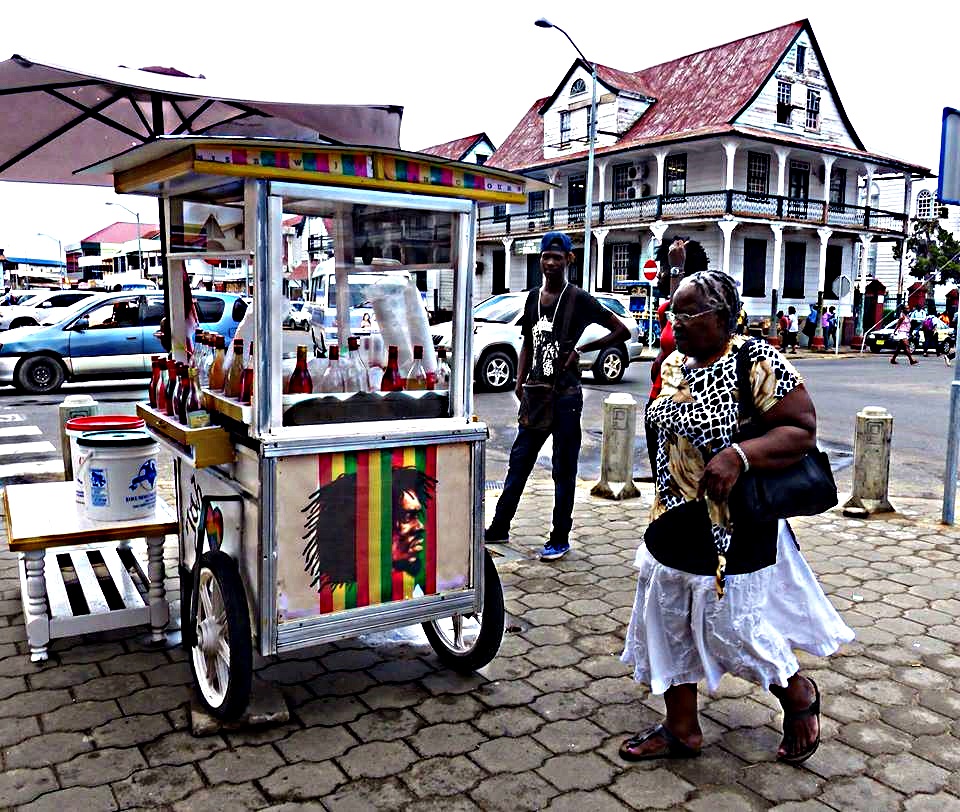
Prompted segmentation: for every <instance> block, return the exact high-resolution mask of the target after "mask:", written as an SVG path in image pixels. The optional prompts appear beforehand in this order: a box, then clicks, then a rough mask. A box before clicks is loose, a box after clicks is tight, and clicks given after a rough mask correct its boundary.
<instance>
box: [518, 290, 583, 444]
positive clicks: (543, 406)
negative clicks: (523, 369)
mask: <svg viewBox="0 0 960 812" xmlns="http://www.w3.org/2000/svg"><path fill="white" fill-rule="evenodd" d="M574 292H575V291H574ZM534 294H535V296H534ZM539 297H540V289H539V288H537V289H535V290H533V291H531V295H530V296H528V297H527V304H526V318H527V323H528V324H529V325H530V329H531V330H532V329H533V325H534V324H536V321H535V320H534V319H535V317H536V316H537V310H538V308H537V307H536V305H537V304H539ZM575 298H576V296H574V295H571V296H568V297H566V298H565V299H564V301H562V302H560V303H558V305H557V312H555V313H554V314H553V321H554V324H556V325H557V337H558V338H557V344H558V347H559V349H560V355H561V357H565V355H567V354H569V352H570V350H569V349H566V350H565V347H566V346H567V344H568V342H567V341H566V340H565V339H566V334H567V333H568V332H569V327H570V318H571V314H572V313H573V300H574V299H575ZM561 311H562V312H561ZM560 374H561V371H558V372H557V375H556V377H555V379H554V382H553V383H552V384H528V383H525V384H524V385H523V390H522V392H521V396H520V410H519V412H518V414H517V422H518V423H519V424H520V425H521V426H523V427H524V428H525V429H535V430H536V431H550V429H551V428H553V404H554V401H555V400H556V399H557V384H558V382H559V380H560Z"/></svg>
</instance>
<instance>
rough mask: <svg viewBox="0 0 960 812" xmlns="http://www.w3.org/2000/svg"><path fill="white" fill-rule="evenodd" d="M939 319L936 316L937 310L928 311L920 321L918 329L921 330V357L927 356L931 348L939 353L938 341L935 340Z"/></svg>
mask: <svg viewBox="0 0 960 812" xmlns="http://www.w3.org/2000/svg"><path fill="white" fill-rule="evenodd" d="M939 321H940V319H939V318H937V311H936V310H934V311H933V312H931V313H928V314H927V316H926V318H925V319H924V320H923V321H922V322H920V329H921V330H923V357H924V358H926V357H927V352H928V351H929V350H931V349H932V350H933V351H934V352H935V353H936V354H937V355H938V356H939V355H940V342H939V341H937V324H938V323H939Z"/></svg>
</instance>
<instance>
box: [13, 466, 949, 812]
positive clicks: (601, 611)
mask: <svg viewBox="0 0 960 812" xmlns="http://www.w3.org/2000/svg"><path fill="white" fill-rule="evenodd" d="M551 489H552V483H551V482H550V480H548V479H546V478H543V477H541V478H539V479H536V480H534V481H532V482H531V486H530V489H529V493H528V496H527V497H525V499H524V502H523V504H522V506H521V512H520V515H519V516H518V519H517V522H516V525H515V532H516V537H515V539H514V540H513V541H512V542H511V547H512V548H513V549H514V550H515V551H516V552H518V553H519V555H517V556H516V557H510V556H508V557H506V558H501V559H500V560H499V562H498V568H499V571H500V574H501V578H502V580H503V583H504V587H505V592H506V598H507V609H508V612H509V618H508V626H509V630H508V633H507V635H506V637H505V639H504V642H503V647H502V649H501V652H500V656H499V657H497V659H495V660H494V661H493V663H492V664H491V665H490V666H488V667H487V668H485V669H484V670H483V672H482V673H480V674H477V675H475V676H472V677H460V676H457V675H455V674H453V673H451V672H448V671H445V670H443V669H442V668H440V667H439V665H438V662H437V660H436V658H435V657H434V656H433V654H432V652H431V650H430V648H429V646H428V645H427V643H426V640H425V639H424V638H423V637H422V636H421V635H420V634H419V632H417V631H414V630H411V631H410V633H409V634H400V635H398V634H393V635H382V636H379V637H368V638H364V639H356V640H351V641H347V642H344V643H342V644H339V645H332V646H326V647H322V648H318V649H313V650H310V651H304V652H299V653H298V654H297V656H295V657H287V658H285V659H283V660H281V661H277V662H271V663H267V664H265V665H264V666H263V667H262V668H260V671H259V674H260V677H261V678H263V679H265V680H268V681H271V682H273V683H276V684H278V685H279V686H280V687H281V689H282V692H283V694H284V696H285V698H286V701H287V703H288V705H289V707H290V709H291V719H290V722H289V723H287V724H284V725H280V726H276V727H270V728H263V729H252V730H248V731H244V732H227V733H223V734H220V735H213V736H207V737H203V738H194V737H192V736H191V734H190V733H189V731H188V719H187V704H188V699H189V691H188V687H187V686H188V684H189V680H190V673H189V668H188V665H187V663H186V661H185V656H184V653H183V652H182V651H181V650H180V649H179V648H178V647H175V646H174V645H173V644H172V643H171V644H169V645H168V646H166V647H161V648H160V649H156V648H152V647H150V646H149V645H148V644H147V643H146V638H145V636H144V635H143V634H142V633H140V632H136V633H134V632H131V633H122V634H120V633H109V634H101V635H96V636H90V637H88V638H76V639H70V640H61V641H57V642H55V643H54V644H53V645H52V656H51V659H50V661H49V662H48V663H47V664H45V665H42V666H41V665H33V664H31V663H30V661H29V657H28V656H26V650H27V649H26V643H25V635H24V627H23V619H22V615H21V610H20V601H19V583H18V580H17V574H16V560H15V558H14V556H12V555H10V554H9V553H2V554H0V754H2V764H0V767H2V772H0V807H2V808H9V807H20V808H23V809H26V810H47V809H49V810H58V812H65V811H66V810H74V809H76V810H84V811H85V812H96V810H101V809H104V810H111V809H131V808H144V809H147V808H148V809H174V810H205V809H211V810H218V812H219V810H222V809H229V810H231V812H232V811H233V810H241V809H260V808H265V807H271V808H275V809H281V808H282V809H302V808H315V809H329V810H361V809H390V810H397V809H406V808H411V809H413V808H415V809H417V810H434V809H435V810H445V811H446V810H469V809H491V810H499V809H502V810H511V811H512V810H522V809H539V808H549V809H555V810H568V809H569V810H591V812H592V811H593V810H607V809H611V810H613V809H690V810H752V809H767V808H775V809H778V810H811V811H812V810H825V809H835V810H843V811H844V812H846V810H869V811H870V812H880V811H881V810H909V811H910V812H916V811H917V810H934V809H936V810H938V812H947V811H948V810H954V809H960V650H958V644H960V623H958V618H960V597H958V596H960V560H958V557H957V555H956V551H957V549H958V545H960V531H957V530H953V529H949V528H944V527H943V526H941V525H939V524H938V523H937V521H936V519H937V516H936V510H937V505H936V504H934V503H932V502H929V501H923V500H896V499H895V500H894V501H895V504H896V505H897V507H898V508H899V509H900V510H901V513H900V514H896V515H890V516H887V517H884V518H879V519H872V520H869V521H865V522H864V521H852V520H848V519H845V518H843V517H842V516H841V515H840V514H839V513H838V512H833V513H831V514H828V515H827V516H824V517H821V518H819V519H813V520H802V521H797V522H796V523H795V527H796V529H797V535H798V537H799V539H800V541H801V544H802V546H803V549H804V552H805V554H806V555H807V558H808V560H809V561H810V562H811V564H812V566H813V567H814V569H815V570H816V571H817V573H818V574H819V575H820V577H821V580H822V583H823V585H824V588H825V589H826V591H827V592H828V593H829V594H830V596H831V598H832V599H833V601H834V603H835V604H836V606H837V607H838V608H839V609H840V610H841V611H842V613H843V615H844V617H845V618H846V620H847V622H848V623H849V624H850V625H851V626H853V627H854V628H855V629H856V631H857V640H856V641H855V642H854V643H853V644H851V645H849V646H847V647H845V648H844V650H843V651H842V653H841V654H840V655H838V656H835V657H833V658H831V659H830V660H829V661H827V660H821V659H817V658H814V657H809V656H803V658H802V663H803V665H804V667H805V668H807V669H809V672H808V673H810V674H811V675H812V676H814V677H815V678H816V680H817V682H818V683H819V685H820V687H821V689H822V690H823V692H824V718H823V733H824V742H823V744H822V746H821V748H820V750H819V752H818V753H817V754H816V755H815V756H814V757H813V758H812V759H811V760H810V761H809V762H807V764H806V765H805V767H803V768H800V769H796V768H791V767H788V766H785V765H780V764H777V763H776V762H775V761H774V754H775V751H776V747H777V744H778V741H779V737H780V733H779V730H780V727H779V726H780V714H779V706H778V705H777V703H776V701H775V700H774V699H773V698H772V697H771V696H770V695H769V694H768V693H765V692H764V691H762V690H760V689H759V688H757V687H755V686H752V685H750V684H748V683H746V682H743V681H741V680H739V679H735V678H726V679H725V680H724V682H723V683H722V686H721V690H720V691H719V693H718V695H717V696H714V697H707V696H704V697H703V698H702V709H703V716H704V731H705V736H706V747H705V750H704V754H703V756H702V757H701V758H699V759H697V760H694V761H673V762H648V763H645V764H641V765H628V764H626V763H624V762H622V761H621V760H620V759H619V758H618V756H617V747H618V745H619V742H620V741H621V739H622V738H623V735H624V734H625V733H627V732H633V731H635V730H637V729H640V728H642V727H644V726H647V725H649V724H651V723H653V722H655V721H657V719H658V718H659V715H660V713H661V711H662V702H661V701H660V700H659V699H657V698H655V697H651V696H649V695H648V692H647V691H646V690H645V689H643V688H641V687H640V686H638V685H636V684H635V683H634V682H633V681H632V680H631V679H630V678H629V677H628V676H627V674H626V672H627V669H626V668H625V667H624V666H623V665H621V664H620V662H619V659H618V655H619V652H620V648H621V643H622V639H623V633H624V630H625V626H626V623H627V620H628V617H629V614H630V606H631V602H632V599H633V593H634V588H635V579H634V574H633V570H632V568H631V566H630V563H631V561H632V558H633V554H634V550H635V548H636V545H637V540H638V538H639V537H640V535H641V533H642V526H643V525H644V524H645V522H646V505H647V504H649V495H650V494H649V486H645V489H644V499H643V500H633V501H630V502H626V503H619V502H607V501H602V500H597V499H594V498H592V497H590V496H589V495H588V483H583V484H582V486H581V488H580V489H579V493H578V502H577V507H576V512H575V536H574V550H573V552H572V553H571V555H570V556H568V557H567V558H566V559H564V560H562V561H560V562H557V563H554V564H545V563H541V562H539V561H537V560H535V558H534V557H533V550H534V548H535V547H537V546H538V545H539V544H541V543H542V541H543V533H544V525H545V522H546V521H547V518H546V517H548V516H549V506H550V501H551ZM489 502H490V504H488V509H489V508H491V507H492V502H493V500H492V499H491V500H489ZM170 553H171V556H172V555H174V548H173V543H172V540H171V541H170Z"/></svg>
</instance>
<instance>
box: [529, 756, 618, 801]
mask: <svg viewBox="0 0 960 812" xmlns="http://www.w3.org/2000/svg"><path fill="white" fill-rule="evenodd" d="M537 772H538V773H539V774H540V775H541V776H543V777H544V778H546V779H547V781H549V782H550V783H551V784H553V786H555V787H556V788H557V789H558V790H560V791H561V792H569V791H571V790H576V789H587V790H589V789H600V788H602V787H605V786H607V785H609V783H610V781H611V779H612V778H613V777H614V776H615V775H616V774H617V773H618V772H619V770H618V769H617V768H616V767H614V766H613V765H612V764H611V763H610V762H609V761H607V760H606V759H605V758H601V757H600V756H598V755H597V754H596V753H581V754H578V755H560V756H553V758H550V759H547V761H546V762H544V764H543V765H542V766H541V767H540V768H539V769H538V770H537Z"/></svg>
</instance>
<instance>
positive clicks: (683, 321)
mask: <svg viewBox="0 0 960 812" xmlns="http://www.w3.org/2000/svg"><path fill="white" fill-rule="evenodd" d="M716 312H717V310H716V309H712V310H703V311H701V312H699V313H694V314H693V315H687V314H686V313H674V312H673V311H672V310H668V311H667V321H669V322H670V323H671V324H679V325H680V326H681V327H686V326H687V325H688V324H689V323H690V322H691V321H693V320H694V319H699V318H700V317H701V316H706V315H708V314H710V313H716Z"/></svg>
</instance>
